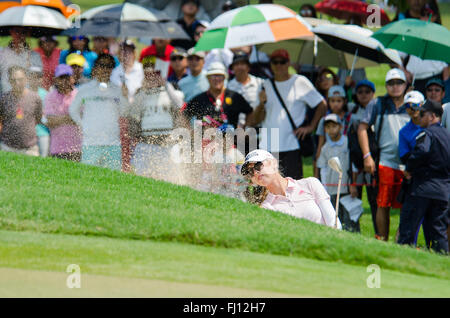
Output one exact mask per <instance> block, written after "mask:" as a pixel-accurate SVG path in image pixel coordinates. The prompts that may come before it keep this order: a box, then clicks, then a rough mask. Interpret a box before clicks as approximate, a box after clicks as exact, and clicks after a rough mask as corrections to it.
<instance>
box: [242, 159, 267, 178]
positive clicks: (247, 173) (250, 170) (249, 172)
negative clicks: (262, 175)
mask: <svg viewBox="0 0 450 318" xmlns="http://www.w3.org/2000/svg"><path fill="white" fill-rule="evenodd" d="M262 167H263V163H262V162H257V163H255V165H254V166H253V167H248V166H247V167H245V168H244V170H243V171H242V175H243V176H244V177H248V178H252V177H253V176H254V175H255V170H256V171H258V172H260V171H261V169H262Z"/></svg>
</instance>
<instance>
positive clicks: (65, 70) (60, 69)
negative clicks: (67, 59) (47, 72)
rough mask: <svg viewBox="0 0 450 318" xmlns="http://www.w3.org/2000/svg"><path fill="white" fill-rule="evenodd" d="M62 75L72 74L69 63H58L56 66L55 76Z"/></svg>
mask: <svg viewBox="0 0 450 318" xmlns="http://www.w3.org/2000/svg"><path fill="white" fill-rule="evenodd" d="M63 75H69V76H72V75H73V70H72V68H71V67H70V66H69V65H67V64H59V65H58V66H57V67H56V70H55V77H60V76H63Z"/></svg>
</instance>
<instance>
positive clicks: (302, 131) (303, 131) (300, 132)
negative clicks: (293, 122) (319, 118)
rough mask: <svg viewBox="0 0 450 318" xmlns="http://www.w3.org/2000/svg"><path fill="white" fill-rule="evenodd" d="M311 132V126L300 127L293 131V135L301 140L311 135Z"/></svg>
mask: <svg viewBox="0 0 450 318" xmlns="http://www.w3.org/2000/svg"><path fill="white" fill-rule="evenodd" d="M313 130H314V128H312V127H311V126H306V127H300V128H297V129H296V130H294V134H295V135H296V136H297V138H299V139H300V138H301V139H302V140H303V139H305V137H306V135H308V134H310V133H312V132H313Z"/></svg>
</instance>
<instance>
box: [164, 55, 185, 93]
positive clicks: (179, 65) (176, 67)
mask: <svg viewBox="0 0 450 318" xmlns="http://www.w3.org/2000/svg"><path fill="white" fill-rule="evenodd" d="M170 67H171V68H172V70H173V73H172V74H171V75H170V76H169V77H168V78H167V81H168V82H169V83H170V84H172V85H173V86H174V87H175V88H177V89H178V81H179V80H181V79H182V78H185V77H186V76H188V72H187V53H186V51H185V50H184V49H183V48H181V47H177V48H175V49H174V50H173V51H172V53H170Z"/></svg>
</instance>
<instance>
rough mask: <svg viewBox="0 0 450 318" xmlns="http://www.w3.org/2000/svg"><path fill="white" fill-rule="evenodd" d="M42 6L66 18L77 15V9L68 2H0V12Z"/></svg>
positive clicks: (6, 0) (16, 0)
mask: <svg viewBox="0 0 450 318" xmlns="http://www.w3.org/2000/svg"><path fill="white" fill-rule="evenodd" d="M27 5H33V6H43V7H49V8H55V9H57V10H59V11H60V12H61V13H62V14H63V15H64V16H65V17H66V18H68V17H70V16H71V15H73V14H77V13H78V14H79V13H80V12H78V10H77V8H76V7H75V6H73V5H72V2H70V0H0V12H3V11H4V10H6V9H8V8H10V7H16V6H27Z"/></svg>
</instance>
